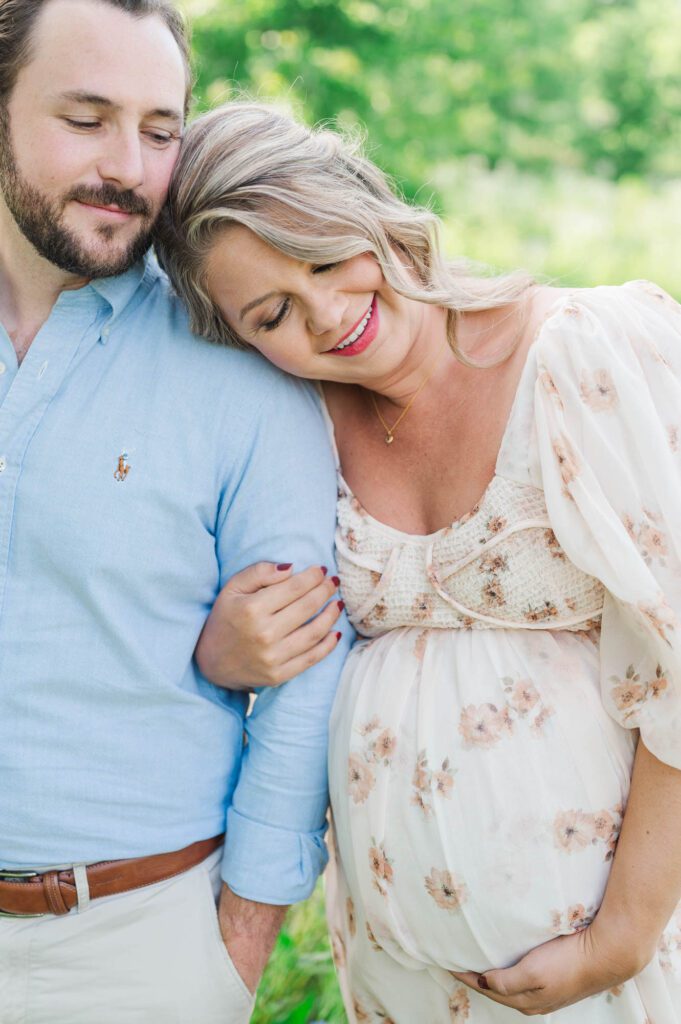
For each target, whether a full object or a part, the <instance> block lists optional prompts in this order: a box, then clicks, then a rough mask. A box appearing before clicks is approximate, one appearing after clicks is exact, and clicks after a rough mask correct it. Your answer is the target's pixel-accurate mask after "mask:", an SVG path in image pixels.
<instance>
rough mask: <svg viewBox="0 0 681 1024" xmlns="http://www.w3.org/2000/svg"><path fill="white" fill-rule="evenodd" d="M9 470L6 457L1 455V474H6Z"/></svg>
mask: <svg viewBox="0 0 681 1024" xmlns="http://www.w3.org/2000/svg"><path fill="white" fill-rule="evenodd" d="M6 469H7V459H6V458H5V456H4V455H0V473H4V472H5V470H6Z"/></svg>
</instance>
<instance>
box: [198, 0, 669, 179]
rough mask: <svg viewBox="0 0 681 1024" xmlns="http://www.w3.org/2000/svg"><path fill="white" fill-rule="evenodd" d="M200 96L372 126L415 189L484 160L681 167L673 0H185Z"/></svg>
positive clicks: (390, 162)
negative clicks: (278, 99)
mask: <svg viewBox="0 0 681 1024" xmlns="http://www.w3.org/2000/svg"><path fill="white" fill-rule="evenodd" d="M184 6H185V8H186V9H187V11H188V12H189V13H190V14H191V15H192V20H193V24H194V40H195V49H196V52H197V54H198V56H199V62H198V70H199V97H200V102H201V103H202V104H206V103H212V102H215V100H216V99H222V98H228V97H229V96H230V95H231V94H232V91H233V90H234V88H235V86H236V87H237V88H246V89H248V90H249V91H252V92H255V93H256V94H259V95H261V96H282V95H287V96H288V97H289V98H290V100H291V101H292V102H293V104H294V105H295V106H296V107H298V108H299V109H300V110H301V111H302V112H303V113H304V114H305V116H306V117H307V118H308V119H309V120H311V121H318V120H321V119H325V118H336V117H338V118H339V120H340V121H341V123H345V124H361V125H363V126H366V128H367V129H368V132H369V138H370V140H371V149H372V153H373V155H374V157H375V159H376V160H377V161H378V162H379V163H380V164H381V165H382V166H383V167H385V168H386V169H388V170H390V171H391V172H393V173H395V174H397V176H398V177H399V178H400V179H401V181H402V182H403V183H404V187H405V190H406V191H407V193H408V194H414V193H415V192H416V191H417V190H418V189H419V187H420V186H421V183H422V182H424V181H426V180H428V179H429V177H430V174H431V172H432V168H433V167H434V166H435V165H437V164H439V163H440V162H441V161H443V160H448V159H450V158H451V157H453V156H462V155H467V154H471V153H474V154H476V155H478V156H479V157H481V158H482V159H483V160H484V162H485V165H486V166H487V167H488V168H494V167H496V166H497V165H498V164H499V163H500V162H510V163H512V164H513V165H514V166H516V167H519V168H523V169H526V170H532V171H535V172H536V171H539V172H547V171H549V170H550V169H551V168H553V167H554V166H556V165H560V166H562V167H567V168H571V169H574V170H581V171H585V172H588V173H591V174H597V175H599V176H601V177H606V178H611V179H619V178H622V177H624V176H627V175H644V174H646V175H649V174H656V175H657V174H659V175H663V176H666V177H669V176H672V175H674V174H678V172H679V170H681V4H679V2H678V0H656V3H650V0H616V2H608V0H569V2H566V0H240V2H239V3H237V2H235V0H185V4H184Z"/></svg>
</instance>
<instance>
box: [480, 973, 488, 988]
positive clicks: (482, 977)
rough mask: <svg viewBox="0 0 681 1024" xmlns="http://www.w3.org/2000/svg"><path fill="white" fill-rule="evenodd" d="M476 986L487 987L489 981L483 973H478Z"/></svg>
mask: <svg viewBox="0 0 681 1024" xmlns="http://www.w3.org/2000/svg"><path fill="white" fill-rule="evenodd" d="M478 988H483V989H485V990H488V989H489V982H488V980H487V978H486V977H485V975H484V974H479V975H478Z"/></svg>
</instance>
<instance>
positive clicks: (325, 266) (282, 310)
mask: <svg viewBox="0 0 681 1024" xmlns="http://www.w3.org/2000/svg"><path fill="white" fill-rule="evenodd" d="M341 263H342V260H336V262H335V263H320V264H318V265H317V266H314V267H312V273H313V274H325V273H326V272H327V270H333V269H334V267H338V266H340V264H341ZM290 308H291V300H290V299H284V301H283V302H282V304H281V306H280V307H279V309H278V311H277V313H276V315H275V316H273V317H272V319H271V320H265V321H264V322H263V323H261V324H260V328H259V329H260V330H263V331H274V330H275V329H276V328H277V327H278V326H279V324H281V323H283V322H284V320H285V318H286V317H287V316H288V312H289V310H290Z"/></svg>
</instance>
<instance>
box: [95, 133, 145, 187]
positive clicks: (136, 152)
mask: <svg viewBox="0 0 681 1024" xmlns="http://www.w3.org/2000/svg"><path fill="white" fill-rule="evenodd" d="M97 170H98V171H99V175H100V177H101V178H102V180H103V181H110V182H115V183H116V184H117V185H119V186H120V187H121V188H122V189H134V188H139V186H140V185H142V183H143V182H144V158H143V155H142V140H141V139H140V137H139V134H138V133H137V132H130V133H127V132H120V133H119V134H117V135H116V136H115V137H113V138H111V139H110V140H109V142H108V144H107V148H106V150H105V151H104V152H103V153H102V154H101V155H100V158H99V161H98V166H97Z"/></svg>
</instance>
